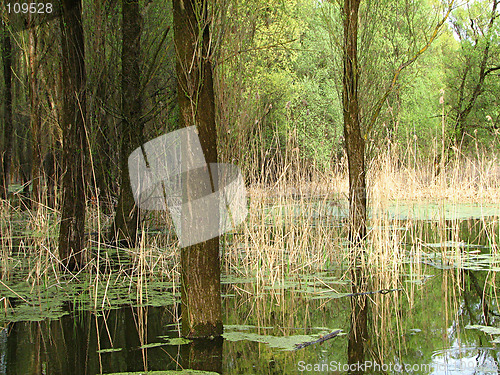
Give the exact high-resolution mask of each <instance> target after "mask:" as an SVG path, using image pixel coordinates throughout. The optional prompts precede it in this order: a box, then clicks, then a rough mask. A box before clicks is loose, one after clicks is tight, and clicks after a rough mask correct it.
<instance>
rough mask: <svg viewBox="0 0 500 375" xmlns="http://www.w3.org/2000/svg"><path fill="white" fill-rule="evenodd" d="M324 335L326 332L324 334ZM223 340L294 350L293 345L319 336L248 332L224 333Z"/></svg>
mask: <svg viewBox="0 0 500 375" xmlns="http://www.w3.org/2000/svg"><path fill="white" fill-rule="evenodd" d="M324 333H325V334H326V333H328V332H326V331H325V332H324ZM223 336H224V339H226V340H228V341H242V340H248V341H253V342H259V343H262V344H267V345H269V347H271V348H278V349H282V350H289V351H290V350H295V345H296V344H300V343H303V342H308V341H314V340H317V339H318V338H319V335H293V336H284V337H277V336H270V335H259V334H257V333H250V332H225V333H224V334H223Z"/></svg>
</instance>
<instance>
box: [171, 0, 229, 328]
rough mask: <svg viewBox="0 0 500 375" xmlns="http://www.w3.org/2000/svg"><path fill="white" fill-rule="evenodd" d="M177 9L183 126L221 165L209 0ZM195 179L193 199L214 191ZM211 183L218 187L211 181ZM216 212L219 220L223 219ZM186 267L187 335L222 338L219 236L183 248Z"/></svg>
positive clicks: (186, 0) (182, 2)
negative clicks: (193, 131)
mask: <svg viewBox="0 0 500 375" xmlns="http://www.w3.org/2000/svg"><path fill="white" fill-rule="evenodd" d="M173 9H174V34H175V35H174V44H175V49H176V53H177V64H176V71H177V79H178V100H179V111H180V117H179V123H180V127H181V128H182V127H185V126H192V125H196V127H197V129H198V135H199V139H200V143H201V147H202V149H203V153H204V156H205V161H206V162H207V163H216V162H217V132H216V127H215V101H214V89H213V80H212V66H211V63H210V50H209V48H210V47H209V44H210V35H209V24H210V22H209V20H208V18H207V1H202V2H199V1H197V0H173ZM200 33H202V34H201V35H200ZM183 156H184V155H183ZM192 181H194V184H196V183H198V184H200V179H199V178H196V176H194V178H192V179H191V178H190V176H189V173H188V176H187V183H186V185H187V186H186V187H185V191H184V193H185V195H187V197H190V196H192V195H193V194H194V193H195V191H197V192H200V190H204V191H212V190H213V186H203V187H199V186H192V185H193V183H192ZM207 184H211V185H213V183H209V182H207V181H206V180H205V185H207ZM214 214H215V216H214V220H219V219H218V217H217V215H216V213H214ZM181 268H182V271H181V300H182V334H183V336H185V337H191V338H201V337H209V336H220V335H221V334H222V330H223V325H222V307H221V294H220V260H219V237H216V238H212V239H210V240H208V241H205V242H202V243H199V244H195V245H192V246H188V247H184V248H182V249H181Z"/></svg>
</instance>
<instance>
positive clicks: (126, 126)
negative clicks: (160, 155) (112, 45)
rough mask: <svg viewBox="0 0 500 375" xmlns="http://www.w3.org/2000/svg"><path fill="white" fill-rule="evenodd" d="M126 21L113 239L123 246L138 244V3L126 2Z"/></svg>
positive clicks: (139, 115)
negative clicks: (134, 161) (133, 182)
mask: <svg viewBox="0 0 500 375" xmlns="http://www.w3.org/2000/svg"><path fill="white" fill-rule="evenodd" d="M122 7H123V22H122V32H123V39H122V114H123V121H122V132H121V133H122V141H121V151H120V169H121V183H120V197H119V198H118V206H117V208H116V215H115V221H114V224H113V231H112V233H111V236H112V240H113V241H116V242H120V243H121V245H122V246H130V247H132V246H135V244H136V242H137V227H138V216H139V215H138V208H137V206H136V204H135V201H134V196H133V194H132V188H131V186H130V176H129V170H128V157H129V156H130V154H131V153H132V151H134V150H135V149H136V148H137V147H139V146H140V144H141V139H142V127H143V126H142V124H141V122H140V121H141V111H142V101H141V70H140V66H141V64H140V58H141V57H140V56H141V23H142V20H141V13H140V12H139V1H138V0H123V2H122Z"/></svg>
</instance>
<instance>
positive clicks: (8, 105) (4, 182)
mask: <svg viewBox="0 0 500 375" xmlns="http://www.w3.org/2000/svg"><path fill="white" fill-rule="evenodd" d="M3 26H4V27H3V38H2V47H3V48H2V58H3V80H4V84H5V94H4V97H5V99H4V112H3V116H4V129H3V130H4V133H3V136H4V138H3V139H4V143H5V146H4V151H3V153H2V155H1V159H0V160H1V162H2V164H1V166H0V167H1V172H2V173H1V175H0V198H3V199H7V197H8V191H9V180H10V163H11V159H12V140H13V137H14V127H13V123H12V71H11V70H12V45H11V43H10V34H9V31H8V30H7V25H6V24H4V25H3Z"/></svg>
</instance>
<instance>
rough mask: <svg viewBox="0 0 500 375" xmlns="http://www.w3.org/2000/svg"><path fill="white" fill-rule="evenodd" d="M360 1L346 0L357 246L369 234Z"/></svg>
mask: <svg viewBox="0 0 500 375" xmlns="http://www.w3.org/2000/svg"><path fill="white" fill-rule="evenodd" d="M359 3H360V0H345V1H344V76H343V96H342V98H343V107H344V111H343V112H344V137H345V142H346V149H347V161H348V168H349V241H350V243H351V244H353V245H354V246H357V245H359V244H360V243H361V241H362V240H363V239H364V238H365V236H366V181H365V141H364V138H363V136H362V133H361V124H360V120H359V104H358V77H359V68H358V52H357V48H358V47H357V44H358V10H359Z"/></svg>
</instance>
